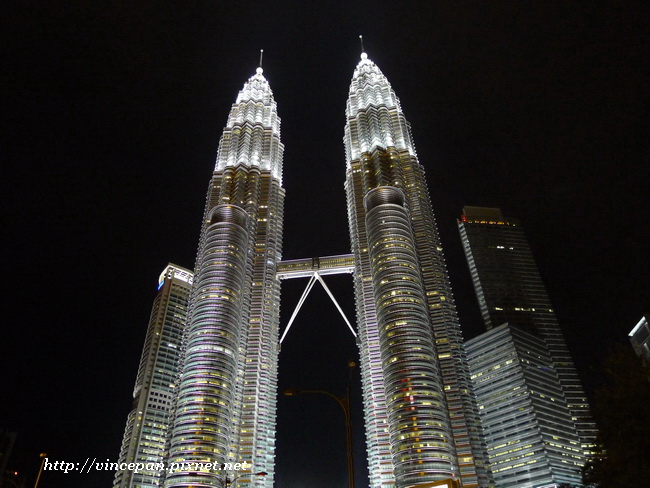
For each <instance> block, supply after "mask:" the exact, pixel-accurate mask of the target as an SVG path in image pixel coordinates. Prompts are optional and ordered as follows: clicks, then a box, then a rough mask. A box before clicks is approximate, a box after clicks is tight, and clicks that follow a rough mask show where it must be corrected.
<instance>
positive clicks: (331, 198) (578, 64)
mask: <svg viewBox="0 0 650 488" xmlns="http://www.w3.org/2000/svg"><path fill="white" fill-rule="evenodd" d="M595 4H598V6H597V5H595ZM606 4H607V2H514V1H513V2H492V1H490V2H451V1H450V2H384V1H376V2H361V3H357V2H319V3H315V2H289V1H275V2H257V1H255V2H253V1H251V2H222V1H217V0H212V1H199V0H194V1H192V2H166V1H161V0H159V1H134V2H119V1H105V0H94V1H92V2H82V1H60V2H54V1H50V2H48V1H40V2H39V1H10V2H5V3H4V4H3V6H2V7H0V19H1V20H0V32H1V34H0V36H2V37H3V38H4V39H0V40H1V41H2V46H3V50H2V51H3V55H4V56H6V55H7V54H8V55H9V59H8V60H5V61H4V62H3V63H2V77H1V78H0V82H1V83H2V85H1V88H2V89H1V93H2V106H1V110H2V114H3V116H2V118H1V120H2V128H1V132H0V143H1V145H0V161H1V162H2V167H3V171H2V179H1V184H2V227H1V229H2V238H1V241H0V242H1V243H2V250H3V252H2V260H3V269H4V272H3V279H2V286H3V292H2V297H3V302H2V303H3V313H2V322H1V329H0V331H1V335H0V366H1V368H2V369H1V370H0V371H1V372H2V374H1V376H2V380H0V428H8V429H11V430H14V431H17V432H18V439H17V443H16V446H15V450H14V456H13V458H12V462H11V463H10V467H12V468H13V469H17V470H19V471H21V472H24V473H26V474H28V475H30V476H32V477H33V476H34V475H35V474H36V472H37V470H38V466H39V461H40V460H39V458H38V455H39V453H40V452H47V453H48V454H49V456H50V458H51V459H52V460H66V461H72V462H81V463H83V462H84V461H85V460H86V458H87V457H90V459H92V458H97V459H98V460H106V459H110V460H111V461H114V460H117V456H118V451H119V447H120V444H121V440H122V435H123V431H124V425H125V422H126V416H127V413H128V411H129V409H130V406H131V401H132V400H131V394H132V389H133V384H134V381H135V375H136V369H137V365H138V363H139V359H140V352H141V349H142V344H143V340H144V335H145V331H146V326H147V323H148V318H149V312H150V309H151V305H152V301H153V298H154V296H155V293H156V285H157V279H158V275H159V274H160V272H161V271H162V269H163V268H164V267H165V266H166V264H167V263H168V262H170V261H171V262H174V263H177V264H179V265H182V266H185V267H189V268H192V267H193V265H194V258H195V255H196V247H197V242H198V235H199V227H200V222H201V216H202V212H203V205H204V202H205V192H206V189H207V184H208V181H209V178H210V175H211V172H212V169H213V165H214V160H215V156H216V151H217V146H218V142H219V137H220V135H221V131H222V129H223V126H224V125H225V123H226V119H227V116H228V112H229V110H230V106H231V104H232V103H233V102H234V100H235V97H236V95H237V93H238V91H239V90H240V89H241V87H242V86H243V84H244V82H245V81H246V80H247V79H248V78H249V77H250V76H252V75H253V74H254V72H255V68H256V67H257V63H258V57H259V50H260V49H264V74H265V76H266V77H267V79H268V80H269V82H270V84H271V88H272V89H273V92H274V95H275V99H276V101H277V103H278V111H279V114H280V117H281V119H282V141H283V142H284V144H285V147H286V149H285V157H284V187H285V188H286V192H287V197H286V207H285V208H286V211H285V234H284V252H283V255H284V258H285V259H295V258H303V257H312V256H324V255H332V254H344V253H348V252H349V249H350V248H349V237H348V227H347V215H346V210H345V195H344V189H343V182H344V179H345V159H344V152H343V143H342V137H343V125H344V123H345V114H344V110H345V102H346V98H347V93H348V87H349V83H350V79H351V77H352V72H353V70H354V67H355V65H356V64H357V62H358V60H359V53H360V47H359V41H358V35H359V34H363V35H364V44H365V49H366V51H367V52H368V55H369V57H370V59H372V60H373V61H375V62H376V63H377V64H378V66H379V67H380V69H381V70H382V71H383V72H384V74H385V75H386V76H387V77H388V79H389V80H390V82H391V83H392V86H393V88H394V89H395V91H396V93H397V95H398V97H400V99H401V102H402V108H403V109H404V112H405V114H406V118H407V119H408V120H409V121H410V123H411V125H412V128H413V136H414V140H415V144H416V148H417V151H418V156H419V159H420V163H421V164H422V165H423V166H424V167H425V169H426V173H427V178H428V184H429V190H430V193H431V198H432V201H433V207H434V210H435V212H436V217H437V220H438V225H439V227H440V233H441V238H442V241H443V245H444V247H445V253H446V256H447V258H448V267H449V273H450V276H451V280H452V285H453V288H454V293H455V297H456V301H457V304H458V308H459V315H460V318H461V324H462V327H463V332H464V335H465V337H466V338H472V337H475V336H476V335H477V334H479V333H480V332H481V331H482V330H483V329H482V323H481V319H480V315H479V312H478V307H477V305H476V299H475V297H474V291H473V289H472V286H471V281H470V278H469V272H468V270H467V265H466V263H465V260H464V256H463V254H462V249H461V246H460V239H459V236H458V230H457V227H456V218H458V217H459V215H460V213H461V208H462V206H463V205H479V206H499V207H501V208H502V209H503V211H504V214H505V215H507V216H511V217H518V218H519V219H521V221H522V222H523V225H524V227H525V229H526V231H527V234H528V236H529V240H530V243H531V246H532V248H533V252H534V254H535V256H536V258H537V261H538V264H539V267H540V271H541V274H542V276H543V278H544V280H545V282H546V285H547V288H548V291H549V294H550V296H551V300H552V302H553V304H554V308H555V310H556V312H557V315H558V318H559V321H560V324H561V326H562V328H563V330H564V332H565V334H566V338H567V342H568V344H569V348H570V349H571V351H572V352H573V355H574V358H575V363H576V366H577V368H578V370H579V372H580V374H581V376H582V378H583V381H584V383H585V386H586V388H587V390H588V392H589V393H592V392H593V389H594V388H595V387H596V386H598V384H599V377H598V375H597V373H595V371H594V368H595V367H596V366H598V365H599V364H600V362H601V360H602V358H603V356H604V355H605V354H606V353H607V351H608V349H609V347H611V345H613V344H615V343H626V341H627V334H628V332H629V331H630V330H631V329H632V327H633V326H634V325H635V324H636V323H637V322H638V320H639V319H640V318H641V316H642V315H643V314H644V313H648V312H650V286H649V285H648V276H649V259H648V256H649V254H650V253H649V252H648V240H649V238H650V228H649V227H650V225H649V222H650V217H649V215H650V205H649V202H648V186H649V184H648V182H649V181H650V174H649V170H648V166H649V164H648V161H649V156H650V151H649V142H648V141H649V137H648V128H649V127H648V125H649V124H648V113H649V103H648V92H649V91H648V83H649V79H650V77H649V69H648V59H649V54H650V49H649V45H648V40H647V39H648V38H647V37H644V34H647V26H648V25H649V20H650V18H649V16H648V10H647V5H645V2H641V1H639V2H611V5H610V6H606ZM4 56H3V57H4ZM5 59H6V58H5ZM328 283H329V284H330V286H331V288H332V289H333V291H334V293H335V294H336V295H337V297H338V298H339V299H340V302H341V304H342V305H343V307H344V308H345V311H346V313H347V315H348V317H350V318H351V319H353V318H354V307H353V296H352V282H351V277H350V276H335V277H332V278H330V279H329V280H328ZM305 285H306V280H305V281H298V280H292V281H287V282H285V283H284V285H283V301H282V319H281V321H282V323H281V326H282V327H283V328H284V326H285V325H286V323H287V321H288V319H289V316H290V314H291V312H292V310H293V307H294V306H295V304H296V302H297V299H298V297H299V295H300V293H301V292H302V289H303V288H304V286H305ZM352 358H356V346H355V343H354V340H353V338H352V336H351V334H350V332H349V331H348V330H347V327H346V325H345V323H344V322H343V321H342V320H341V319H340V317H339V316H338V312H336V310H335V308H334V306H333V305H332V304H331V303H330V302H329V300H328V298H327V296H326V295H325V293H324V292H323V291H322V289H321V288H320V287H319V286H315V287H314V291H313V292H312V295H311V296H310V298H309V299H308V301H307V303H306V305H305V307H304V308H303V310H302V312H301V314H300V315H299V317H298V320H297V321H296V323H295V324H294V326H293V328H292V330H291V332H290V334H289V335H288V337H287V339H286V341H285V343H284V344H283V348H282V351H281V354H280V361H281V362H280V389H281V390H283V389H285V388H311V389H324V390H328V391H331V392H333V393H336V394H343V393H344V392H345V386H346V382H347V367H346V363H347V361H348V360H349V359H352ZM358 383H359V380H358V371H357V372H355V375H354V378H353V390H352V401H353V402H354V404H355V405H356V407H355V410H356V417H355V419H354V421H355V424H356V428H355V431H356V439H355V442H356V453H355V455H356V458H357V459H356V461H357V463H356V465H357V481H358V483H359V485H358V486H367V478H366V469H365V462H364V461H365V453H364V445H363V432H362V426H363V421H362V418H361V417H360V413H359V408H360V403H361V396H360V391H359V386H358ZM337 408H338V407H337V406H336V404H335V403H334V402H333V401H332V400H329V399H327V398H325V397H317V396H307V395H303V396H298V397H295V398H286V397H282V396H280V398H279V400H278V429H277V430H278V436H277V474H276V486H277V487H278V488H321V487H327V488H331V487H343V486H346V471H345V469H346V464H345V450H344V446H345V443H344V429H343V421H342V415H341V413H340V412H339V411H338V410H337ZM112 478H113V473H112V472H100V473H94V474H91V475H85V474H84V475H81V474H74V473H69V474H67V475H64V474H60V473H52V472H49V473H45V475H44V477H43V479H42V480H41V487H43V488H58V487H66V488H75V487H84V488H88V487H92V488H95V487H96V488H103V487H108V486H111V483H112Z"/></svg>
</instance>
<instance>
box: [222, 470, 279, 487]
mask: <svg viewBox="0 0 650 488" xmlns="http://www.w3.org/2000/svg"><path fill="white" fill-rule="evenodd" d="M267 474H269V473H267V472H266V471H260V472H259V473H253V474H251V473H243V474H240V475H239V476H237V477H235V478H233V479H232V480H229V479H228V475H227V474H226V476H225V477H224V479H222V480H221V479H220V480H219V483H221V488H228V487H229V486H234V484H235V481H237V480H238V479H239V478H243V477H244V476H266V475H267Z"/></svg>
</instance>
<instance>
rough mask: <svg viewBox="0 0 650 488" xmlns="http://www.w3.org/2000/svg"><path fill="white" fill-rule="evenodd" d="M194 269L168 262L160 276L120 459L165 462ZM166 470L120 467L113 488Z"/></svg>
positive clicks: (146, 484) (156, 481) (155, 482)
mask: <svg viewBox="0 0 650 488" xmlns="http://www.w3.org/2000/svg"><path fill="white" fill-rule="evenodd" d="M192 281H193V273H192V272H191V271H189V270H187V269H185V268H182V267H180V266H177V265H175V264H171V263H170V264H169V265H167V267H166V268H165V269H164V270H163V272H162V273H161V274H160V278H159V279H158V293H157V294H156V298H155V299H154V302H153V308H152V310H151V317H150V319H149V327H148V328H147V334H146V337H145V341H144V348H143V349H142V357H141V359H140V366H139V368H138V374H137V377H136V380H135V388H134V389H133V409H132V410H131V412H130V413H129V415H128V417H127V421H126V429H125V431H124V439H123V441H122V448H121V450H120V456H119V462H120V463H144V464H147V463H150V464H151V463H161V462H163V461H164V457H165V442H166V440H167V435H168V432H169V426H170V420H171V416H172V413H173V412H172V409H173V401H174V395H175V393H176V387H177V383H176V382H177V377H178V373H179V365H180V360H181V351H182V337H183V329H184V328H185V322H186V320H187V310H188V302H189V298H190V291H191V288H192ZM162 475H163V471H162V470H158V469H155V470H146V469H145V470H140V471H139V472H138V473H135V472H134V471H133V470H124V471H117V472H116V475H115V482H114V484H113V486H114V488H153V487H158V486H161V476H162Z"/></svg>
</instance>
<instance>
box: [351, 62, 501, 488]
mask: <svg viewBox="0 0 650 488" xmlns="http://www.w3.org/2000/svg"><path fill="white" fill-rule="evenodd" d="M346 119H347V121H346V124H345V136H344V142H345V152H346V183H345V187H346V193H347V199H348V219H349V225H350V235H351V241H352V253H353V255H354V260H355V273H354V284H355V295H356V307H357V320H358V329H359V344H360V357H361V375H362V388H363V396H364V408H365V423H366V439H367V449H368V464H369V470H370V484H371V486H372V488H378V487H393V486H398V487H400V488H401V487H407V486H414V485H416V484H417V483H425V482H431V481H438V480H443V479H450V478H452V479H453V478H455V479H461V480H462V482H463V486H465V487H476V486H480V487H487V486H488V485H489V481H490V476H489V471H488V468H487V466H486V459H487V454H486V451H485V445H484V444H483V443H482V438H481V433H480V423H479V416H478V410H477V407H476V404H475V399H474V397H473V394H472V392H471V389H470V378H469V370H468V367H467V363H466V358H465V352H464V346H463V340H462V336H461V332H460V325H459V322H458V318H457V315H456V309H455V305H454V301H453V296H452V292H451V286H450V283H449V278H448V275H447V270H446V267H445V261H444V256H443V252H442V247H441V245H440V239H439V237H438V231H437V228H436V224H435V219H434V215H433V210H432V208H431V202H430V199H429V194H428V191H427V186H426V181H425V177H424V169H423V168H422V166H421V165H420V164H419V162H418V159H417V155H416V153H415V147H414V145H413V141H412V137H411V130H410V126H409V124H408V122H407V121H406V118H405V117H404V114H403V112H402V109H401V106H400V103H399V100H398V98H397V96H396V95H395V92H394V91H393V89H392V87H391V85H390V83H389V82H388V80H387V79H386V77H385V76H384V75H383V73H382V72H381V71H380V70H379V68H378V67H377V66H376V65H375V63H373V62H372V61H371V60H369V59H368V57H367V55H366V54H365V53H364V54H362V56H361V61H360V62H359V64H358V65H357V67H356V69H355V71H354V75H353V78H352V83H351V85H350V91H349V96H348V102H347V107H346Z"/></svg>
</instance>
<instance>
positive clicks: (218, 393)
mask: <svg viewBox="0 0 650 488" xmlns="http://www.w3.org/2000/svg"><path fill="white" fill-rule="evenodd" d="M283 152H284V146H283V145H282V143H281V142H280V119H279V117H278V113H277V106H276V103H275V100H274V99H273V93H272V92H271V88H270V86H269V83H268V82H267V80H266V78H265V77H264V75H263V71H262V68H258V69H257V72H256V74H255V75H253V76H252V77H251V78H250V79H249V80H248V81H247V82H246V83H245V84H244V87H243V89H242V90H241V91H240V92H239V95H238V96H237V99H236V101H235V103H234V104H233V106H232V109H231V111H230V115H229V117H228V122H227V124H226V127H225V129H224V131H223V135H222V136H221V140H220V142H219V150H218V154H217V161H216V165H215V169H214V173H213V176H212V179H211V181H210V184H209V186H208V194H207V202H206V206H205V214H204V219H203V225H202V229H201V236H200V241H199V249H198V255H197V261H196V268H195V280H194V288H193V291H192V297H191V305H190V314H189V318H188V323H187V329H186V334H185V339H184V361H183V366H182V372H181V376H180V384H179V388H178V397H177V405H176V413H175V418H174V424H173V431H172V436H171V441H170V451H169V463H191V462H200V463H216V464H222V463H227V462H233V463H236V462H242V461H246V462H248V463H251V464H252V465H253V472H262V471H263V472H266V473H268V474H267V475H266V476H264V477H254V478H253V481H252V482H251V484H253V485H254V486H267V487H270V486H272V485H273V475H274V453H275V417H276V389H277V361H278V320H279V297H280V285H279V283H280V282H279V280H278V278H277V277H276V266H277V263H278V261H279V260H280V253H281V246H282V217H283V203H284V189H283V188H282V155H283ZM223 476H224V473H222V472H219V471H215V470H204V471H201V470H198V471H197V470H195V469H194V470H193V469H191V468H189V467H187V466H185V467H184V468H183V469H179V470H174V471H172V472H170V473H168V475H167V478H166V481H165V486H166V487H170V488H171V487H181V486H183V487H184V486H219V485H220V484H221V483H223V481H224V479H223ZM247 481H248V480H247V479H246V478H245V477H243V478H240V480H239V481H238V485H239V486H244V484H245V483H246V482H247Z"/></svg>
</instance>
